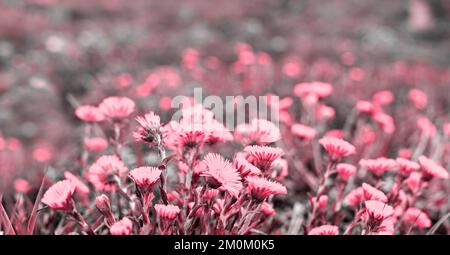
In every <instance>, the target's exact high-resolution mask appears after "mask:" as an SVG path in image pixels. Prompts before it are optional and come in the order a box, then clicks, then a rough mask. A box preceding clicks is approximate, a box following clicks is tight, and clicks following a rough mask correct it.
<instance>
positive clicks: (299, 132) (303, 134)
mask: <svg viewBox="0 0 450 255" xmlns="http://www.w3.org/2000/svg"><path fill="white" fill-rule="evenodd" d="M291 133H292V134H293V135H295V136H297V137H298V138H300V139H305V140H312V139H314V137H316V134H317V131H316V130H315V129H314V128H312V127H308V126H305V125H302V124H294V125H292V126H291Z"/></svg>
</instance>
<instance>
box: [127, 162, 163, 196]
mask: <svg viewBox="0 0 450 255" xmlns="http://www.w3.org/2000/svg"><path fill="white" fill-rule="evenodd" d="M128 176H129V177H130V178H131V179H132V180H133V182H134V183H135V184H136V186H137V187H139V189H140V191H141V192H143V191H144V190H151V189H152V188H153V185H155V183H156V182H157V181H158V180H159V177H160V176H161V170H159V169H158V168H156V167H147V166H143V167H138V168H135V169H133V170H131V171H130V173H129V174H128Z"/></svg>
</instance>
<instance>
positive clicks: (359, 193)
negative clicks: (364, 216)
mask: <svg viewBox="0 0 450 255" xmlns="http://www.w3.org/2000/svg"><path fill="white" fill-rule="evenodd" d="M363 200H364V189H363V188H362V187H358V188H356V189H354V190H351V191H350V192H349V193H348V194H347V195H346V196H345V198H344V202H345V203H346V204H348V205H350V206H353V207H358V205H359V204H360V203H361V202H362V201H363Z"/></svg>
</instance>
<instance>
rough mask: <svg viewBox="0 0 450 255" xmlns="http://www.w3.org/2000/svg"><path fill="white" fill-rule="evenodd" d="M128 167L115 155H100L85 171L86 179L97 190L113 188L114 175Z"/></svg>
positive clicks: (126, 170)
mask: <svg viewBox="0 0 450 255" xmlns="http://www.w3.org/2000/svg"><path fill="white" fill-rule="evenodd" d="M126 172H128V168H127V167H126V166H125V165H124V164H123V162H122V161H121V160H120V159H119V158H118V157H117V156H115V155H105V156H101V157H100V158H99V159H97V161H96V162H95V163H94V164H92V166H91V167H90V168H89V170H88V172H87V176H86V178H87V180H88V181H89V182H91V183H92V184H93V185H94V187H95V189H97V190H113V189H114V188H115V185H116V184H115V180H114V176H119V177H120V176H122V175H123V174H125V173H126Z"/></svg>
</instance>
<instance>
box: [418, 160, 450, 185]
mask: <svg viewBox="0 0 450 255" xmlns="http://www.w3.org/2000/svg"><path fill="white" fill-rule="evenodd" d="M419 163H420V166H421V167H422V169H423V171H424V173H425V174H427V175H429V176H430V177H436V178H438V179H448V172H447V170H446V169H445V168H443V167H442V166H440V165H438V164H437V163H436V162H434V161H433V160H431V159H429V158H427V157H425V156H420V157H419Z"/></svg>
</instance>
